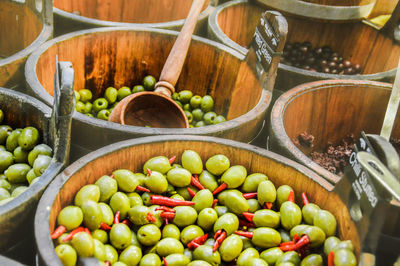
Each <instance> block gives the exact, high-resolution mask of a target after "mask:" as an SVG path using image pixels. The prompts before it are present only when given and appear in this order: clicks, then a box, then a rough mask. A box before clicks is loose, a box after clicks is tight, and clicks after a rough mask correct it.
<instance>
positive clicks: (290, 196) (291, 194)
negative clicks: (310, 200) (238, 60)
mask: <svg viewBox="0 0 400 266" xmlns="http://www.w3.org/2000/svg"><path fill="white" fill-rule="evenodd" d="M288 201H290V202H293V203H294V191H293V190H291V191H290V192H289V197H288Z"/></svg>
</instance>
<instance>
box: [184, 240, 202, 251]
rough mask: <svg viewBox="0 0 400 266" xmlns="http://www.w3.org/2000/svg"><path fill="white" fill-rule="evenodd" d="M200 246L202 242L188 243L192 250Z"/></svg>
mask: <svg viewBox="0 0 400 266" xmlns="http://www.w3.org/2000/svg"><path fill="white" fill-rule="evenodd" d="M200 246H201V245H200V244H197V243H194V242H189V243H188V244H187V247H188V249H191V250H194V249H196V248H198V247H200Z"/></svg>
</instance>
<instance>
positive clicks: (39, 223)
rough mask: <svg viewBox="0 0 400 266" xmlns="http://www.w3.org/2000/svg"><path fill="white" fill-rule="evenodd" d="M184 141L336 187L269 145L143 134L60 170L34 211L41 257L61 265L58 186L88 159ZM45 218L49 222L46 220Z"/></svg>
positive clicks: (88, 160)
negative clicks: (54, 225)
mask: <svg viewBox="0 0 400 266" xmlns="http://www.w3.org/2000/svg"><path fill="white" fill-rule="evenodd" d="M169 141H171V142H181V141H189V142H190V141H201V142H207V143H216V144H220V145H224V146H227V147H232V148H235V149H237V148H239V149H245V150H248V151H251V152H253V153H254V154H255V155H259V156H263V157H267V158H269V159H271V160H273V161H276V162H280V163H282V165H284V166H287V167H291V168H293V169H296V171H299V172H300V173H302V174H304V175H305V176H307V177H309V178H310V179H312V180H313V181H315V182H316V183H317V184H318V185H319V186H321V187H322V188H323V189H325V190H327V192H332V191H333V186H332V185H331V184H330V183H329V182H327V181H326V180H325V179H323V178H321V177H320V176H319V175H318V174H316V173H315V172H314V171H312V170H311V169H309V168H307V167H305V166H303V165H301V164H299V163H297V162H295V161H293V160H291V159H288V158H286V157H283V156H282V155H279V154H277V153H274V152H271V151H268V150H266V149H262V148H260V147H257V146H253V145H250V144H246V143H242V142H238V141H234V140H228V139H222V138H217V137H210V136H196V135H162V136H150V137H143V138H136V139H130V140H125V141H120V142H116V143H113V144H110V145H107V146H105V147H103V148H100V149H98V150H96V151H93V152H91V153H89V154H87V155H85V156H83V157H82V158H80V159H79V160H77V161H75V162H74V163H72V164H71V165H69V166H68V167H67V168H66V169H64V171H63V172H61V173H60V174H59V175H58V176H57V177H56V178H54V180H53V181H52V182H51V183H50V185H49V186H48V188H47V189H46V190H45V192H44V193H43V195H42V197H41V199H40V201H39V204H38V207H37V210H36V214H35V220H34V233H35V241H36V246H37V247H40V248H38V253H39V256H40V257H41V258H46V259H50V261H51V262H52V264H51V265H54V264H53V263H54V262H55V261H57V262H59V263H58V265H60V266H61V265H62V264H61V263H60V261H59V259H58V257H57V255H56V254H55V252H54V245H53V241H52V240H51V238H50V229H49V226H48V222H49V218H50V212H51V208H52V206H53V204H54V201H55V200H56V197H57V195H58V192H59V190H60V189H61V188H62V187H63V186H64V185H65V184H66V183H67V181H68V180H69V178H71V176H73V175H74V174H75V173H77V172H79V171H80V170H81V169H82V168H84V167H85V166H86V165H87V163H89V162H92V161H95V160H97V159H101V157H103V156H104V155H107V154H111V153H113V152H115V151H118V150H121V149H129V148H130V147H133V146H137V145H143V144H148V143H163V142H169ZM44 221H45V222H46V224H43V223H44Z"/></svg>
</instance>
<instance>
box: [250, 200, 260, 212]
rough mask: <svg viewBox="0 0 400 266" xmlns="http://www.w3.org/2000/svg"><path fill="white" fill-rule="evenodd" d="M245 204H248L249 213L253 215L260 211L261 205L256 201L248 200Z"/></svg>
mask: <svg viewBox="0 0 400 266" xmlns="http://www.w3.org/2000/svg"><path fill="white" fill-rule="evenodd" d="M247 203H248V204H249V212H251V213H254V212H256V211H258V210H259V209H261V205H260V203H259V202H258V200H257V199H248V200H247Z"/></svg>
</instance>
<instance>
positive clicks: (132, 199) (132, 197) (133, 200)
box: [127, 192, 143, 207]
mask: <svg viewBox="0 0 400 266" xmlns="http://www.w3.org/2000/svg"><path fill="white" fill-rule="evenodd" d="M127 196H128V199H129V203H130V206H131V207H133V206H136V205H143V200H142V198H141V197H140V195H139V194H138V193H136V192H131V193H128V194H127Z"/></svg>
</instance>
